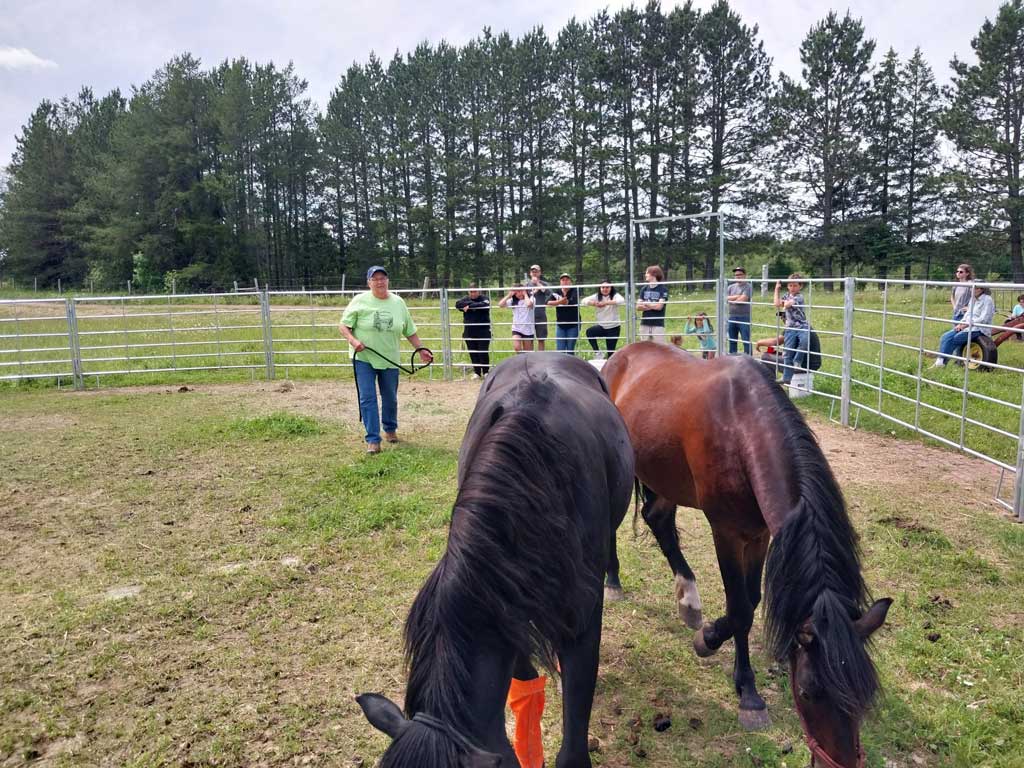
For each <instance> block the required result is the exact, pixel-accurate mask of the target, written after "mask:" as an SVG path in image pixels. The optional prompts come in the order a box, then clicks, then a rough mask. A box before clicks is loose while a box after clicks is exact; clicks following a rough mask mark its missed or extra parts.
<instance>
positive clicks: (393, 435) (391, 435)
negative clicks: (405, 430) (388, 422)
mask: <svg viewBox="0 0 1024 768" xmlns="http://www.w3.org/2000/svg"><path fill="white" fill-rule="evenodd" d="M384 439H385V440H387V441H388V442H389V443H397V442H398V433H397V432H385V433H384Z"/></svg>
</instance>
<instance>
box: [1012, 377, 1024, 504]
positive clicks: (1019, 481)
mask: <svg viewBox="0 0 1024 768" xmlns="http://www.w3.org/2000/svg"><path fill="white" fill-rule="evenodd" d="M1022 378H1024V377H1022ZM1022 397H1024V394H1022ZM1021 403H1024V399H1022V400H1021ZM1013 513H1014V514H1015V515H1017V520H1019V521H1020V522H1022V523H1024V405H1022V406H1021V409H1020V427H1018V429H1017V477H1016V483H1015V484H1014V491H1013Z"/></svg>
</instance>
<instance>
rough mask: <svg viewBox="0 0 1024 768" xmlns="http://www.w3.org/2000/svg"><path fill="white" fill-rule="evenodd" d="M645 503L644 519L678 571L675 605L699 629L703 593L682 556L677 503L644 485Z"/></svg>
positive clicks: (686, 621) (671, 565)
mask: <svg viewBox="0 0 1024 768" xmlns="http://www.w3.org/2000/svg"><path fill="white" fill-rule="evenodd" d="M643 490H644V505H643V507H642V508H641V510H640V514H641V515H643V518H644V520H645V521H646V522H647V525H648V526H649V527H650V529H651V531H652V532H653V533H654V538H655V539H657V540H658V546H659V547H661V552H662V554H663V555H665V559H666V560H668V564H669V566H670V567H671V568H672V573H673V574H675V581H676V585H675V592H676V606H677V607H678V609H679V618H681V619H682V620H683V622H684V623H685V624H686V626H688V627H689V628H690V629H700V627H701V624H702V623H703V619H702V616H703V613H702V607H701V602H700V593H699V592H698V591H697V579H696V577H694V575H693V571H692V570H690V565H689V563H687V562H686V558H685V557H683V551H682V549H681V548H680V546H679V531H678V530H677V529H676V505H675V504H674V503H673V502H671V501H669V500H668V499H666V498H663V497H661V496H658V495H657V494H655V493H654V491H652V490H651V489H650V488H648V487H647V486H644V489H643Z"/></svg>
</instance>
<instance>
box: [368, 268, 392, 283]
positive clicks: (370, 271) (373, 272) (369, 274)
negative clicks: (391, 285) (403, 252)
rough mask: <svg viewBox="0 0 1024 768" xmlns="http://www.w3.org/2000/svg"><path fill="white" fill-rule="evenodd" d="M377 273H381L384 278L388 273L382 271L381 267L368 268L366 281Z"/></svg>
mask: <svg viewBox="0 0 1024 768" xmlns="http://www.w3.org/2000/svg"><path fill="white" fill-rule="evenodd" d="M377 272H383V273H384V277H387V276H388V271H387V270H386V269H384V267H382V266H380V265H377V266H373V267H370V268H369V269H368V270H366V279H367V280H369V279H370V278H371V277H373V276H374V275H375V274H376V273H377Z"/></svg>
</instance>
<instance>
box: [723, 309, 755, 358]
mask: <svg viewBox="0 0 1024 768" xmlns="http://www.w3.org/2000/svg"><path fill="white" fill-rule="evenodd" d="M725 335H726V336H727V337H728V339H729V354H730V355H735V354H736V340H737V339H742V340H743V354H745V355H749V354H751V349H750V318H749V317H748V318H747V319H746V320H741V319H740V318H736V319H735V320H733V319H732V318H731V317H730V318H729V325H728V326H726V329H725Z"/></svg>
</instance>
